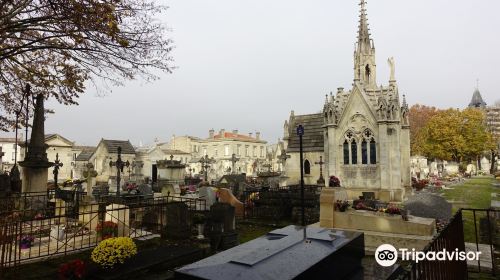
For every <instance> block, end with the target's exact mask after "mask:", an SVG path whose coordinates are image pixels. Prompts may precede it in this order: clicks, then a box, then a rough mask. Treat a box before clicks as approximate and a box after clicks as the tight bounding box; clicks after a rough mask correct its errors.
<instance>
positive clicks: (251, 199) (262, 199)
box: [241, 186, 321, 223]
mask: <svg viewBox="0 0 500 280" xmlns="http://www.w3.org/2000/svg"><path fill="white" fill-rule="evenodd" d="M320 192H321V187H318V186H304V206H305V209H306V221H307V223H314V222H317V219H319V194H320ZM241 201H242V202H243V204H244V209H245V212H244V217H243V218H244V219H265V220H274V221H279V220H282V219H289V220H294V218H296V217H295V216H296V213H297V211H294V209H295V210H297V209H298V208H300V206H301V190H300V186H290V187H279V188H266V187H264V188H246V189H245V191H243V193H242V197H241ZM299 212H300V211H299ZM316 216H317V217H316ZM295 220H296V219H295Z"/></svg>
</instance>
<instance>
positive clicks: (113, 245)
mask: <svg viewBox="0 0 500 280" xmlns="http://www.w3.org/2000/svg"><path fill="white" fill-rule="evenodd" d="M136 254H137V246H136V245H135V243H134V241H133V240H132V238H130V237H116V238H108V239H106V240H103V241H101V242H100V243H99V245H97V247H95V248H94V250H93V251H92V255H91V258H92V261H94V262H95V263H97V264H99V265H100V266H102V267H104V268H112V267H113V266H114V265H115V264H117V263H121V264H123V263H124V262H125V260H127V259H129V258H130V257H132V256H134V255H136Z"/></svg>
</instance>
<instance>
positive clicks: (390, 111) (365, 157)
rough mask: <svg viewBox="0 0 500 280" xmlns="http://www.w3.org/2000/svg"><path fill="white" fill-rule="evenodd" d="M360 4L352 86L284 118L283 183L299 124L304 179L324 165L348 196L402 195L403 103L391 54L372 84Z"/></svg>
mask: <svg viewBox="0 0 500 280" xmlns="http://www.w3.org/2000/svg"><path fill="white" fill-rule="evenodd" d="M360 6H361V12H360V20H359V28H358V40H357V42H356V47H355V51H354V82H353V87H352V88H351V89H350V90H344V88H338V89H337V92H336V94H332V93H331V94H330V95H329V96H328V95H327V96H326V100H325V103H324V105H323V108H322V112H321V113H319V114H310V115H300V116H299V115H295V114H294V112H293V111H292V114H291V115H290V119H289V120H288V121H287V122H285V139H286V140H287V141H288V145H287V147H288V148H287V153H288V154H289V155H290V159H288V160H287V161H286V170H287V175H288V176H289V177H290V180H289V183H288V184H290V183H297V182H298V180H297V178H298V177H299V174H300V167H299V165H300V161H299V160H298V156H299V155H298V141H299V140H298V136H297V135H296V132H295V129H296V127H297V126H298V125H299V124H302V125H303V126H304V151H305V154H304V162H303V166H304V174H308V175H310V180H309V181H308V182H309V183H314V182H315V179H316V180H317V179H318V178H319V171H320V170H321V169H323V170H324V172H325V174H324V176H325V181H326V184H328V179H327V178H328V176H337V177H339V178H340V181H341V185H342V187H345V188H346V190H347V193H348V195H349V198H351V199H352V198H357V197H358V196H360V195H362V193H363V192H373V193H375V196H376V197H377V198H379V199H381V200H385V201H389V200H396V201H401V200H402V199H403V196H404V187H405V186H410V185H411V178H410V131H409V128H410V126H409V123H408V105H407V104H406V101H405V99H404V96H403V98H400V94H399V88H398V85H397V82H396V79H395V65H394V59H393V58H389V59H388V64H389V67H390V79H389V83H388V85H387V86H379V85H378V84H377V80H376V74H377V69H376V60H375V45H374V42H373V39H371V38H370V33H369V29H368V20H367V14H366V3H365V1H364V0H362V1H361V5H360ZM320 157H322V158H323V160H324V165H323V164H321V162H322V161H320Z"/></svg>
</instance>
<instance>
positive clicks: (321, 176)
mask: <svg viewBox="0 0 500 280" xmlns="http://www.w3.org/2000/svg"><path fill="white" fill-rule="evenodd" d="M315 164H319V179H320V180H321V179H323V164H325V162H324V161H323V156H319V161H318V162H315Z"/></svg>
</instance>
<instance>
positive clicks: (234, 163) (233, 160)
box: [231, 154, 240, 174]
mask: <svg viewBox="0 0 500 280" xmlns="http://www.w3.org/2000/svg"><path fill="white" fill-rule="evenodd" d="M239 160H240V159H239V158H237V157H236V154H233V155H232V156H231V163H232V172H231V173H233V174H235V173H236V162H237V161H239Z"/></svg>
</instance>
